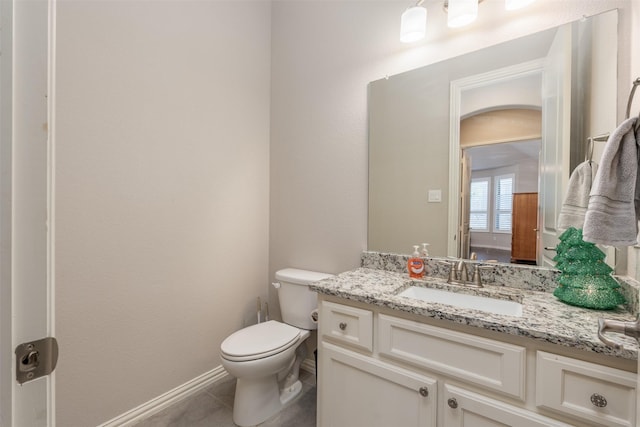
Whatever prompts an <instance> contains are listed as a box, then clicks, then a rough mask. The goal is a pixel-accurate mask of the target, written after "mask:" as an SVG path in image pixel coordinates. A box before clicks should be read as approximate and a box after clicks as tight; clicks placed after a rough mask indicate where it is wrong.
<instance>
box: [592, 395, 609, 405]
mask: <svg viewBox="0 0 640 427" xmlns="http://www.w3.org/2000/svg"><path fill="white" fill-rule="evenodd" d="M591 403H593V406H597V407H598V408H604V407H605V406H607V399H605V397H604V396H603V395H601V394H598V393H593V394H592V395H591Z"/></svg>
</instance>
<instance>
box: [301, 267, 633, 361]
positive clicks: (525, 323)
mask: <svg viewBox="0 0 640 427" xmlns="http://www.w3.org/2000/svg"><path fill="white" fill-rule="evenodd" d="M412 285H418V286H427V287H431V288H440V289H446V290H449V291H452V292H461V293H470V294H473V295H481V296H490V297H493V298H498V299H506V300H512V301H517V302H520V303H521V304H522V306H523V310H522V317H514V316H507V315H497V314H492V313H488V312H484V311H480V310H473V309H466V308H458V307H453V306H451V305H446V304H437V303H432V302H425V301H420V300H416V299H412V298H406V297H400V296H398V295H397V294H398V293H399V292H402V291H403V290H404V289H406V288H408V287H409V286H412ZM311 289H313V290H314V291H316V292H318V293H320V294H324V295H332V296H335V297H339V298H345V299H348V300H352V301H358V302H362V303H365V304H373V305H376V306H380V307H387V308H390V309H393V310H398V311H403V312H407V313H413V314H417V315H421V316H425V317H429V318H433V319H439V320H446V321H450V322H455V323H458V324H464V325H469V326H474V327H478V328H483V329H488V330H492V331H497V332H501V333H505V334H510V335H516V336H520V337H525V338H531V339H534V340H538V341H543V342H547V343H551V344H558V345H562V346H566V347H572V348H575V349H579V350H584V351H590V352H594V353H599V354H603V355H608V356H614V357H620V358H624V359H633V360H635V359H637V357H638V343H637V342H636V340H635V339H632V338H629V337H626V336H624V335H621V334H611V333H609V334H607V337H609V338H610V339H611V340H612V341H615V342H617V343H619V344H622V345H623V348H622V349H615V348H612V347H609V346H607V345H606V344H604V343H603V342H601V341H600V339H599V338H598V319H599V318H605V319H613V320H620V321H624V322H631V321H635V316H634V315H633V313H631V312H629V311H627V310H625V309H624V308H622V307H621V308H618V309H615V310H607V311H598V310H589V309H584V308H579V307H573V306H569V305H566V304H564V303H562V302H560V301H558V300H557V299H556V298H555V297H554V296H553V294H551V293H549V292H543V291H537V290H527V289H519V288H515V287H514V288H512V287H506V286H492V285H485V287H484V288H480V289H475V288H468V287H464V286H459V285H449V284H447V283H446V282H445V281H443V280H442V279H430V278H428V277H427V278H425V279H424V280H422V279H421V280H416V279H410V278H409V276H408V275H407V274H404V273H398V272H393V271H385V270H377V269H371V268H358V269H356V270H352V271H347V272H344V273H341V274H339V275H337V276H333V277H331V278H328V279H324V280H321V281H319V282H316V283H313V284H312V285H311Z"/></svg>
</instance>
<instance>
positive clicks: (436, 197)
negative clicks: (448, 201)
mask: <svg viewBox="0 0 640 427" xmlns="http://www.w3.org/2000/svg"><path fill="white" fill-rule="evenodd" d="M427 201H428V202H429V203H439V202H441V201H442V190H429V195H428V197H427Z"/></svg>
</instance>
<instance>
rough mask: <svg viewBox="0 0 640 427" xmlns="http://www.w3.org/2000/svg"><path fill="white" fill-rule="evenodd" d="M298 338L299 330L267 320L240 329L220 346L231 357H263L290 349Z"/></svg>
mask: <svg viewBox="0 0 640 427" xmlns="http://www.w3.org/2000/svg"><path fill="white" fill-rule="evenodd" d="M299 336H300V329H298V328H295V327H293V326H290V325H287V324H286V323H281V322H276V321H275V320H269V321H268V322H263V323H258V324H257V325H253V326H249V327H246V328H244V329H240V330H239V331H237V332H234V333H233V334H231V335H229V336H228V337H227V339H225V340H224V341H223V342H222V344H221V345H220V350H221V351H222V353H224V354H225V355H228V356H232V357H247V356H256V358H257V357H258V356H263V355H264V354H265V353H271V354H273V353H277V352H278V351H275V350H280V351H281V350H284V349H286V348H288V347H290V346H291V345H292V344H293V343H294V342H295V341H296V340H297V339H298V337H299Z"/></svg>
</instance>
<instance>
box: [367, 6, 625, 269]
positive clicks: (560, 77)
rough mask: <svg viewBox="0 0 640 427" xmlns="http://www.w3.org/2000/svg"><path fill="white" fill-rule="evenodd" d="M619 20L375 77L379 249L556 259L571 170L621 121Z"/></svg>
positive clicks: (372, 200) (374, 228)
mask: <svg viewBox="0 0 640 427" xmlns="http://www.w3.org/2000/svg"><path fill="white" fill-rule="evenodd" d="M617 23H618V19H617V11H610V12H607V13H603V14H600V15H595V16H592V17H589V18H585V19H582V20H579V21H576V22H572V23H569V24H565V25H563V26H560V27H557V28H552V29H549V30H546V31H542V32H539V33H536V34H532V35H530V36H526V37H523V38H519V39H515V40H512V41H509V42H506V43H502V44H499V45H495V46H491V47H488V48H485V49H482V50H479V51H476V52H472V53H468V54H465V55H462V56H459V57H455V58H452V59H449V60H446V61H443V62H439V63H435V64H432V65H428V66H425V67H422V68H419V69H415V70H411V71H407V72H405V73H402V74H398V75H395V76H391V77H387V78H385V79H381V80H377V81H374V82H371V83H370V85H369V213H368V215H369V217H368V220H369V222H368V249H369V250H373V251H381V252H392V253H400V254H403V253H404V254H406V253H410V252H411V250H412V247H413V245H418V244H422V243H429V244H430V246H429V250H430V254H431V255H432V256H443V257H444V256H456V257H468V256H469V255H470V253H472V252H475V253H476V254H478V257H479V259H481V260H482V259H483V260H497V261H498V262H521V263H527V264H534V265H535V264H537V265H549V263H550V261H549V260H550V258H552V257H553V254H551V255H550V256H545V255H544V250H543V248H544V247H545V246H555V240H554V239H555V238H556V234H557V231H558V230H556V229H555V221H556V220H557V214H558V213H559V209H560V205H561V203H562V200H563V198H564V193H565V192H566V186H567V183H568V179H569V174H570V172H571V171H572V170H573V168H575V166H577V165H578V164H579V163H580V162H582V161H584V160H585V155H586V152H587V151H588V150H587V143H586V142H587V138H588V137H589V136H595V135H600V134H602V133H605V132H610V131H611V130H613V128H614V127H615V125H616V115H615V112H616V90H617V82H616V76H617V67H616V64H617ZM602 144H603V143H602ZM601 150H602V146H599V147H596V150H595V155H594V157H595V158H597V156H598V153H599V152H600V151H601ZM525 194H526V195H528V196H524V195H525ZM525 199H527V200H526V201H525ZM523 203H524V206H526V207H525V208H522V207H519V206H520V205H522V204H523ZM522 211H524V212H526V214H527V215H525V216H527V217H528V219H527V221H529V224H533V225H529V226H527V227H528V228H529V229H530V230H529V233H528V236H526V237H524V239H525V240H523V242H524V243H522V242H520V241H518V240H517V239H516V238H520V237H519V231H518V230H521V229H522V226H521V225H520V224H523V222H522V221H524V220H523V219H521V215H524V214H522V213H521V212H522ZM519 212H520V213H519ZM532 212H533V218H532V215H531V214H532ZM531 221H533V222H531ZM514 230H516V232H514ZM522 247H524V248H525V249H526V248H528V249H529V253H527V254H524V253H522V254H521V253H520V250H521V249H522ZM532 249H533V255H532V253H531V250H532Z"/></svg>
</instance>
